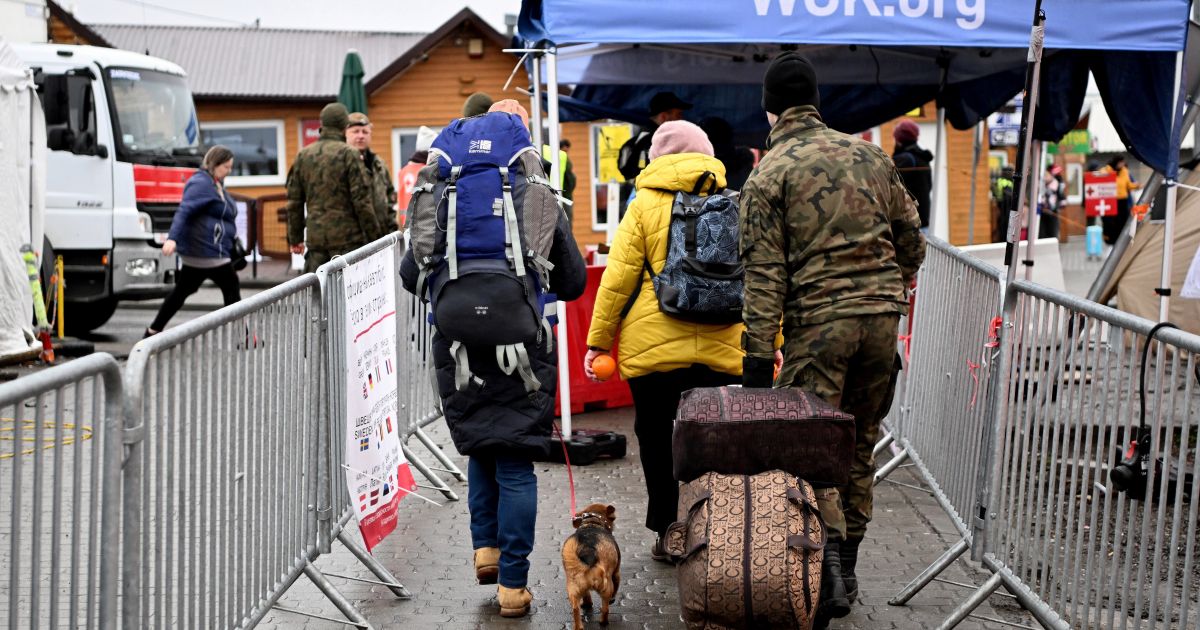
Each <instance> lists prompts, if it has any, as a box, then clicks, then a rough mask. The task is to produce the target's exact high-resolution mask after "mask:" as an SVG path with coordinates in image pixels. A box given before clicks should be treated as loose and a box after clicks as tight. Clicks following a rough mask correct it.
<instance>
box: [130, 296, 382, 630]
mask: <svg viewBox="0 0 1200 630" xmlns="http://www.w3.org/2000/svg"><path fill="white" fill-rule="evenodd" d="M317 290H318V287H317V282H316V278H315V277H313V276H311V275H308V276H302V277H300V278H297V279H295V280H292V281H290V282H287V283H285V284H283V285H280V286H278V287H275V288H273V289H270V290H267V291H265V292H263V293H260V294H258V295H255V296H254V297H251V298H249V299H247V300H244V301H242V302H239V303H237V304H234V305H232V306H229V307H226V308H223V309H221V310H219V311H216V312H214V313H210V314H208V315H205V316H203V317H201V318H199V319H195V320H192V321H190V322H187V323H185V324H183V325H180V326H178V327H175V328H172V329H170V330H167V331H165V332H163V333H161V334H159V335H156V336H154V337H151V338H149V339H146V340H143V341H142V342H140V343H138V344H137V345H136V346H134V348H133V352H132V353H131V354H130V357H129V362H128V364H127V366H126V369H125V388H126V401H127V402H126V408H125V412H126V414H125V415H126V423H127V426H128V427H129V429H130V430H131V431H133V432H135V435H136V438H135V439H132V440H130V441H129V444H128V446H129V449H130V450H129V454H128V459H127V462H126V464H125V468H124V472H125V503H124V507H125V515H126V517H125V523H124V525H125V527H124V532H123V557H124V562H123V570H124V572H123V580H122V582H123V591H124V604H125V605H124V608H123V614H124V627H126V628H212V627H242V626H253V625H254V624H255V623H257V622H258V620H260V619H261V618H262V617H263V616H265V615H266V613H267V612H268V611H269V610H270V609H271V607H272V606H273V605H274V604H275V602H277V601H278V600H279V598H280V597H281V596H282V595H283V593H284V592H286V591H287V589H288V588H289V587H290V586H291V585H292V583H294V582H295V581H296V579H297V578H298V577H299V576H300V574H301V573H304V574H307V575H308V576H309V577H310V579H312V580H313V582H314V583H316V585H317V586H318V588H320V589H321V591H322V592H323V593H324V594H325V595H326V596H327V597H329V598H330V600H331V601H333V602H334V603H335V605H337V606H338V607H339V608H340V609H342V610H343V612H345V613H346V614H347V616H348V617H350V618H351V619H352V620H354V621H358V620H359V619H360V618H361V616H357V617H356V615H357V613H355V612H354V609H353V607H352V606H351V605H350V604H349V603H348V602H346V601H345V599H344V598H343V597H342V596H341V595H340V594H339V593H338V592H337V590H336V589H334V588H333V587H332V586H330V585H329V584H328V582H327V580H325V579H324V577H323V576H322V575H321V574H320V572H319V571H317V569H316V568H315V567H314V566H313V565H312V561H313V560H314V559H315V558H316V557H317V555H318V550H317V542H318V541H317V533H318V521H317V518H315V517H314V514H313V508H314V507H315V508H316V511H317V513H318V514H319V513H320V512H321V510H322V506H325V505H328V502H329V497H328V494H327V492H324V491H323V490H324V489H326V488H328V484H327V483H324V482H325V480H324V479H323V477H325V476H327V475H328V467H327V464H326V463H325V462H323V461H321V460H322V455H323V453H324V452H325V450H324V449H322V448H320V445H321V444H323V443H325V442H327V441H328V439H329V437H328V434H327V433H325V432H323V427H324V425H323V423H321V422H319V420H318V418H319V417H320V416H319V414H318V413H317V402H318V394H317V391H316V388H315V386H314V385H315V384H319V383H320V382H321V380H322V376H323V375H322V373H321V368H322V364H321V361H320V358H321V354H320V351H321V346H320V344H319V343H318V339H319V336H318V331H317V329H316V326H315V325H314V324H315V322H316V321H317V319H318V315H319V307H320V302H319V294H318V292H317Z"/></svg>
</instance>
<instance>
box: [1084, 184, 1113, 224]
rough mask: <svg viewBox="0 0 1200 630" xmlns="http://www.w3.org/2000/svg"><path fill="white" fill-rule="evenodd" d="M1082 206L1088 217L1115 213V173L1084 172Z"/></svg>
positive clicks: (1108, 215)
mask: <svg viewBox="0 0 1200 630" xmlns="http://www.w3.org/2000/svg"><path fill="white" fill-rule="evenodd" d="M1083 206H1084V210H1085V211H1086V212H1087V216H1088V218H1094V217H1110V216H1114V215H1116V214H1117V174H1116V173H1085V174H1084V176H1083Z"/></svg>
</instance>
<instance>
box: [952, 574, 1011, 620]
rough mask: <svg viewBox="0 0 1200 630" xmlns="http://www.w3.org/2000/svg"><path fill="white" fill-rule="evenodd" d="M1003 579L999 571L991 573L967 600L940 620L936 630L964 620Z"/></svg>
mask: <svg viewBox="0 0 1200 630" xmlns="http://www.w3.org/2000/svg"><path fill="white" fill-rule="evenodd" d="M1003 580H1004V578H1002V577H1001V576H1000V574H999V573H994V574H992V577H990V578H988V581H987V582H984V583H983V586H980V587H979V590H977V591H975V592H974V593H971V596H970V597H968V598H967V601H965V602H963V603H962V604H960V605H959V606H958V608H955V609H954V612H953V613H951V614H950V616H949V617H947V618H946V620H945V621H943V622H942V625H940V626H938V630H950V629H951V628H954V627H955V626H957V625H958V624H960V623H962V622H964V621H966V620H967V617H970V616H971V613H972V612H974V611H975V609H976V608H979V606H980V605H981V604H983V602H985V601H987V598H989V597H991V596H992V593H995V592H996V589H998V588H1000V583H1001V582H1002V581H1003Z"/></svg>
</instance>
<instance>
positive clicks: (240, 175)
mask: <svg viewBox="0 0 1200 630" xmlns="http://www.w3.org/2000/svg"><path fill="white" fill-rule="evenodd" d="M200 139H201V141H202V142H203V143H204V145H205V146H209V147H211V146H212V145H214V144H222V145H225V146H226V147H229V150H231V151H233V172H232V173H230V174H229V179H227V180H226V184H227V185H228V186H278V185H282V184H283V183H284V182H285V180H286V176H287V169H285V168H284V162H283V154H284V153H286V152H287V149H286V145H285V144H284V138H283V121H282V120H252V121H238V122H205V123H201V124H200Z"/></svg>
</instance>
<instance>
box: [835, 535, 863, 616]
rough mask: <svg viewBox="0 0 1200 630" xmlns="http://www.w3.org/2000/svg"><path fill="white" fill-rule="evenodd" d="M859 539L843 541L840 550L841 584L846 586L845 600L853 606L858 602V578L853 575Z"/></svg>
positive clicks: (856, 561)
mask: <svg viewBox="0 0 1200 630" xmlns="http://www.w3.org/2000/svg"><path fill="white" fill-rule="evenodd" d="M860 543H862V539H861V538H851V539H848V540H843V541H842V545H841V547H840V548H839V549H840V555H841V560H842V584H845V585H846V599H848V600H850V603H851V604H853V603H854V602H855V601H857V600H858V576H856V575H854V567H855V565H857V564H858V545H859V544H860Z"/></svg>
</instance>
